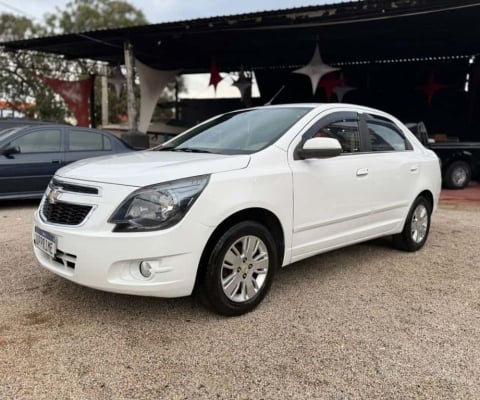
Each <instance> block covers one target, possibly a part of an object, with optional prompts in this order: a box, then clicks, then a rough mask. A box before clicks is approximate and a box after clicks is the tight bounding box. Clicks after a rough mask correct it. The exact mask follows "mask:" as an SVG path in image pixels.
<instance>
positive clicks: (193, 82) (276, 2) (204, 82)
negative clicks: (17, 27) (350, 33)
mask: <svg viewBox="0 0 480 400" xmlns="http://www.w3.org/2000/svg"><path fill="white" fill-rule="evenodd" d="M69 1H70V0H21V1H18V2H12V1H11V0H0V13H13V14H16V15H22V16H26V17H29V18H32V19H35V20H36V21H37V22H40V21H41V20H42V18H43V16H44V15H45V13H54V12H55V11H56V10H57V8H60V9H64V8H65V5H66V4H67V3H68V2H69ZM127 1H128V3H130V4H132V5H133V6H134V7H136V8H138V9H140V10H142V11H143V13H144V14H145V16H146V18H147V20H148V21H149V22H150V23H159V22H169V21H180V20H185V19H195V18H207V17H213V16H219V15H231V14H240V13H249V12H256V11H268V10H278V9H282V8H293V7H303V6H310V5H320V4H331V3H338V2H340V0H316V1H315V0H261V1H259V0H236V1H232V0H127ZM222 75H223V76H225V79H224V80H222V81H221V82H220V84H219V85H218V87H217V93H216V94H215V92H214V89H213V87H212V86H208V80H209V76H208V74H203V75H201V76H193V77H192V76H190V77H184V79H185V84H186V86H187V88H188V93H186V94H184V95H183V96H182V95H181V97H195V98H209V97H213V96H219V97H238V96H239V92H238V89H237V88H235V87H232V86H231V85H232V83H233V80H232V77H231V76H227V75H226V74H222ZM252 95H253V96H256V95H258V89H257V87H256V85H255V84H254V85H253V86H252Z"/></svg>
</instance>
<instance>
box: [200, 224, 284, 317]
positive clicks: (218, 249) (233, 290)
mask: <svg viewBox="0 0 480 400" xmlns="http://www.w3.org/2000/svg"><path fill="white" fill-rule="evenodd" d="M277 264H278V250H277V247H276V245H275V240H274V238H273V236H272V234H271V233H270V232H269V231H268V229H267V228H265V226H263V225H261V224H259V223H257V222H254V221H245V222H240V223H238V224H235V225H233V226H232V227H231V228H229V229H228V230H227V231H225V233H223V234H222V235H221V236H220V238H219V240H218V242H217V244H216V245H215V247H214V248H213V250H212V251H211V253H210V256H209V259H208V264H207V266H206V270H205V274H204V276H203V279H201V281H200V284H201V288H200V289H201V290H202V292H203V293H202V295H203V296H202V297H203V298H204V300H206V303H207V306H209V308H211V309H212V310H213V311H215V312H217V313H219V314H222V315H227V316H233V315H241V314H244V313H247V312H249V311H251V310H253V309H254V308H255V307H256V306H257V305H258V304H259V303H260V302H261V301H262V300H263V298H264V297H265V295H266V294H267V292H268V289H269V288H270V286H271V283H272V280H273V275H274V273H275V269H276V268H277Z"/></svg>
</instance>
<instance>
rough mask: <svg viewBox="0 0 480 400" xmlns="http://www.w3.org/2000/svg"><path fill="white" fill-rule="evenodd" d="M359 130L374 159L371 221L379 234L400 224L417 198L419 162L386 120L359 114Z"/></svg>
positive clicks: (399, 130) (411, 149)
mask: <svg viewBox="0 0 480 400" xmlns="http://www.w3.org/2000/svg"><path fill="white" fill-rule="evenodd" d="M360 126H361V128H362V131H363V132H364V133H365V136H366V137H367V142H366V145H367V151H368V152H369V153H370V154H371V155H372V156H373V157H374V159H375V162H374V163H372V164H371V165H370V174H371V177H372V194H373V197H372V221H373V222H374V223H375V224H376V226H377V228H376V230H377V231H378V234H381V233H382V232H388V231H389V230H391V229H393V228H394V227H395V226H397V225H398V224H401V223H403V220H404V219H405V215H406V213H407V212H408V209H409V208H410V206H411V203H412V201H413V199H414V198H415V196H416V195H417V194H418V193H415V190H417V189H416V188H417V187H418V185H417V183H416V182H417V180H418V179H419V176H420V168H421V162H420V160H419V158H418V154H417V153H416V152H415V151H414V150H413V147H412V145H411V144H410V143H409V141H408V139H407V138H406V137H405V135H404V134H403V132H402V130H401V129H400V128H399V127H398V126H397V125H396V124H395V123H394V122H393V121H391V120H389V119H388V118H385V117H382V116H377V115H371V114H361V116H360Z"/></svg>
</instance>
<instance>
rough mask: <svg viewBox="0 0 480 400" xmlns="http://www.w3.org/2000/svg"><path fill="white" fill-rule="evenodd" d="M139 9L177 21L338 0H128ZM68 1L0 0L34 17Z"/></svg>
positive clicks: (152, 18) (3, 7)
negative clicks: (16, 0) (13, 0)
mask: <svg viewBox="0 0 480 400" xmlns="http://www.w3.org/2000/svg"><path fill="white" fill-rule="evenodd" d="M127 1H128V3H130V4H132V5H133V6H135V7H136V8H139V9H140V10H142V11H143V12H144V14H145V16H146V17H147V20H148V21H149V22H151V23H157V22H167V21H179V20H183V19H194V18H204V17H213V16H218V15H229V14H239V13H247V12H256V11H267V10H278V9H281V8H292V7H303V6H309V5H319V4H328V3H338V2H340V0H317V1H315V0H261V1H259V0H236V1H232V0H127ZM68 2H69V0H22V1H18V2H12V1H11V0H0V13H2V12H9V13H15V14H19V15H24V16H29V17H31V18H32V17H33V18H37V19H41V17H42V16H43V15H44V14H45V13H53V12H55V10H56V7H59V8H61V9H63V8H64V7H65V5H66V4H67V3H68Z"/></svg>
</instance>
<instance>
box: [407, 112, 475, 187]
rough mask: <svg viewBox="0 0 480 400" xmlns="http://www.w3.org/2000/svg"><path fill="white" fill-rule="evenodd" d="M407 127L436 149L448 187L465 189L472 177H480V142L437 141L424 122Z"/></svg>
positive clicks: (444, 182) (425, 144)
mask: <svg viewBox="0 0 480 400" xmlns="http://www.w3.org/2000/svg"><path fill="white" fill-rule="evenodd" d="M406 125H407V127H408V128H409V129H410V130H411V131H412V132H413V133H414V134H415V136H417V138H418V139H419V140H420V141H421V142H422V144H423V145H424V146H425V147H427V148H429V149H431V150H432V151H434V152H435V153H436V154H437V156H438V157H439V158H440V160H441V162H442V181H443V185H444V186H445V187H446V188H448V189H463V188H464V187H465V186H467V185H468V184H469V183H470V180H471V179H480V142H459V141H449V140H448V138H447V140H446V141H442V142H436V141H435V140H434V139H433V138H430V137H429V136H428V132H427V128H426V126H425V124H424V123H423V122H418V123H408V124H406Z"/></svg>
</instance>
